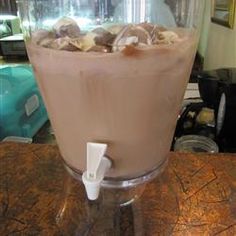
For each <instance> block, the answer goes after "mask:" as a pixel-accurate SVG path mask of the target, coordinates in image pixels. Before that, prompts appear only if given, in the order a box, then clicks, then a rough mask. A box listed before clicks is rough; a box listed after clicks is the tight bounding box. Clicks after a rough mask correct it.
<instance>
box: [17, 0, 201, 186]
mask: <svg viewBox="0 0 236 236" xmlns="http://www.w3.org/2000/svg"><path fill="white" fill-rule="evenodd" d="M18 5H19V10H20V16H21V19H22V25H23V28H24V36H25V40H26V45H27V51H28V55H29V58H30V61H31V63H32V65H33V68H34V72H35V76H36V79H37V81H38V85H39V88H40V90H41V93H42V96H43V98H44V101H45V104H46V107H47V110H48V112H49V117H50V121H51V123H52V126H53V129H54V130H55V135H56V139H57V142H58V145H59V148H60V151H61V154H62V157H63V159H64V161H65V163H66V165H67V167H68V168H69V170H70V172H72V173H74V174H75V175H76V174H80V173H81V172H83V171H84V170H85V169H86V143H87V142H101V143H107V144H108V149H107V153H106V155H107V156H109V158H110V159H111V160H112V163H113V166H112V169H111V170H110V171H109V172H108V173H107V176H106V180H108V181H111V182H112V183H114V181H126V180H128V181H130V180H133V179H134V180H140V181H141V182H143V181H145V180H148V179H150V178H145V177H144V176H146V175H148V176H149V177H152V176H153V174H151V173H152V171H154V170H156V173H159V172H160V170H161V169H162V167H163V166H165V163H166V162H167V156H168V153H169V150H170V146H171V141H172V137H173V133H174V129H175V125H176V120H177V116H178V112H179V109H180V106H181V102H182V99H183V94H184V91H185V88H186V84H187V82H188V79H189V76H190V72H191V67H192V64H193V60H194V56H195V53H196V47H197V43H198V37H199V26H200V23H201V14H202V9H203V6H204V1H196V0H166V1H164V0H123V1H119V0H110V1H109V0H87V1H86V0H80V1H79V0H19V1H18ZM106 37H108V38H106ZM134 182H135V181H134ZM137 182H139V181H136V182H135V183H137ZM120 183H121V182H120ZM129 183H133V182H132V181H131V182H126V185H129ZM119 186H122V184H120V185H119Z"/></svg>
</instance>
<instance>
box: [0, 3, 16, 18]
mask: <svg viewBox="0 0 236 236" xmlns="http://www.w3.org/2000/svg"><path fill="white" fill-rule="evenodd" d="M0 14H4V15H6V14H8V15H17V8H16V0H0Z"/></svg>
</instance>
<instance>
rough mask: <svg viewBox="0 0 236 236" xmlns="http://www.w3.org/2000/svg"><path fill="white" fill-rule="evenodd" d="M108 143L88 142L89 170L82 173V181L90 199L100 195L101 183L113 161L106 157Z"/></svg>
mask: <svg viewBox="0 0 236 236" xmlns="http://www.w3.org/2000/svg"><path fill="white" fill-rule="evenodd" d="M106 149H107V144H104V143H87V170H86V171H85V172H84V173H83V175H82V181H83V184H84V186H85V189H86V193H87V196H88V199H89V200H96V199H97V198H98V196H99V192H100V188H101V183H102V181H103V179H104V177H105V174H106V172H107V171H108V170H109V169H110V168H111V161H110V160H109V159H108V158H107V157H105V156H104V155H105V152H106Z"/></svg>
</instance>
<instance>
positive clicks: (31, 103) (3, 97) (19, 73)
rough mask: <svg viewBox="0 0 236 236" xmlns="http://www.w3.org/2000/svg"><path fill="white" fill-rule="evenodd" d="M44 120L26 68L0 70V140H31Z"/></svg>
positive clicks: (23, 66)
mask: <svg viewBox="0 0 236 236" xmlns="http://www.w3.org/2000/svg"><path fill="white" fill-rule="evenodd" d="M47 120H48V115H47V111H46V109H45V106H44V104H43V101H42V97H41V95H40V92H39V89H38V87H37V84H36V81H35V78H34V73H33V70H32V67H31V66H30V65H14V66H12V65H6V66H5V65H4V66H0V140H2V139H3V138H5V137H7V136H20V137H29V138H32V137H33V136H34V135H35V134H36V133H37V131H38V130H39V129H40V128H41V127H42V125H43V124H44V123H45V122H46V121H47Z"/></svg>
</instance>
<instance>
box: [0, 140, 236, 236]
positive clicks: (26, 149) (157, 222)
mask: <svg viewBox="0 0 236 236" xmlns="http://www.w3.org/2000/svg"><path fill="white" fill-rule="evenodd" d="M130 191H131V192H132V191H133V190H130ZM134 191H136V193H138V192H139V191H141V190H140V189H139V188H137V189H135V190H134ZM118 195H119V194H118V193H117V191H116V192H115V193H114V192H113V193H109V192H108V193H107V194H104V192H102V193H101V197H100V200H99V201H97V202H95V203H91V202H88V201H87V200H86V196H85V192H84V188H83V186H82V184H81V183H80V182H78V181H76V180H74V179H72V178H71V177H70V176H69V175H68V174H67V172H66V171H65V169H64V167H63V164H62V161H61V160H60V154H59V151H58V148H57V146H53V145H39V144H14V143H1V144H0V235H1V236H4V235H14V236H15V235H43V236H44V235H46V236H47V235H49V236H51V235H81V236H82V235H96V236H100V235H109V236H110V235H122V236H126V235H236V155H231V154H218V155H208V154H183V153H182V154H181V153H170V157H169V164H168V167H167V168H166V170H165V171H164V173H163V174H162V175H161V176H159V177H158V178H156V179H155V180H153V181H152V182H150V183H148V184H147V185H146V188H145V190H144V192H143V195H142V196H141V197H140V199H139V200H137V201H135V202H134V203H133V204H131V205H128V206H123V207H117V206H116V205H115V204H114V203H113V202H112V201H110V200H111V199H114V198H115V197H116V198H117V197H118ZM107 198H108V200H109V199H110V200H109V201H107ZM104 199H106V201H104Z"/></svg>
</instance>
